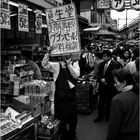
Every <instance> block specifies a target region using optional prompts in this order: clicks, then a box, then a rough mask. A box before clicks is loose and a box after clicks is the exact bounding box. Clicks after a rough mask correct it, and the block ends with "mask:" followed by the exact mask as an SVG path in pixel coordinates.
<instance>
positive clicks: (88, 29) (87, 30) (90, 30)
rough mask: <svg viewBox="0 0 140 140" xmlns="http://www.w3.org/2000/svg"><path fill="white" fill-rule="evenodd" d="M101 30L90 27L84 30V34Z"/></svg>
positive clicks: (97, 27) (98, 27)
mask: <svg viewBox="0 0 140 140" xmlns="http://www.w3.org/2000/svg"><path fill="white" fill-rule="evenodd" d="M100 28H101V26H96V27H90V28H86V29H84V31H85V32H92V31H98V30H99V29H100Z"/></svg>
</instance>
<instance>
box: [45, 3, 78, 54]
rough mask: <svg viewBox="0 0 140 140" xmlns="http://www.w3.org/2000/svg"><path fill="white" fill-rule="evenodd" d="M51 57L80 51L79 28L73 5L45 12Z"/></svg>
mask: <svg viewBox="0 0 140 140" xmlns="http://www.w3.org/2000/svg"><path fill="white" fill-rule="evenodd" d="M46 18H47V25H48V32H49V40H50V45H51V46H53V51H52V55H62V54H70V53H74V52H79V51H80V40H79V39H80V38H79V27H78V21H77V17H76V10H75V6H74V4H69V5H65V6H60V7H55V8H52V9H48V10H46Z"/></svg>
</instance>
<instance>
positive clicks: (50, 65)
mask: <svg viewBox="0 0 140 140" xmlns="http://www.w3.org/2000/svg"><path fill="white" fill-rule="evenodd" d="M50 53H51V50H48V51H47V53H46V54H45V56H44V58H43V60H42V67H43V68H44V69H46V70H48V71H50V72H52V73H53V75H54V81H55V80H56V77H57V76H58V72H59V63H58V62H50V61H49V57H50Z"/></svg>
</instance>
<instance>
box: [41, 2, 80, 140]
mask: <svg viewBox="0 0 140 140" xmlns="http://www.w3.org/2000/svg"><path fill="white" fill-rule="evenodd" d="M46 15H47V18H48V29H49V39H50V44H51V47H48V52H47V53H46V54H45V56H44V58H43V60H42V66H43V67H44V68H45V69H46V70H48V71H51V72H52V73H53V78H54V81H55V93H54V116H55V118H56V119H58V120H60V121H61V124H60V134H61V137H60V140H76V127H77V111H76V110H77V109H76V93H75V85H76V78H78V77H79V76H80V68H79V64H78V62H72V59H71V56H72V53H76V52H79V51H80V49H79V42H78V41H79V40H78V34H77V33H78V31H77V30H76V28H75V27H76V26H77V22H76V20H75V7H74V5H73V4H70V5H65V6H62V7H57V8H53V9H50V10H48V11H47V13H46ZM71 29H72V30H73V31H71ZM51 50H52V51H51ZM50 53H51V55H59V56H60V55H61V56H62V60H61V61H59V62H50V61H49V56H50Z"/></svg>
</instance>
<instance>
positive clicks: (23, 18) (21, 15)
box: [18, 4, 29, 32]
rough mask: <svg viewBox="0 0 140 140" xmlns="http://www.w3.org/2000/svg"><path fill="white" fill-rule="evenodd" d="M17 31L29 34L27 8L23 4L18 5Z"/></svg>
mask: <svg viewBox="0 0 140 140" xmlns="http://www.w3.org/2000/svg"><path fill="white" fill-rule="evenodd" d="M18 30H19V31H24V32H29V22H28V6H26V5H24V4H19V7H18Z"/></svg>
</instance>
